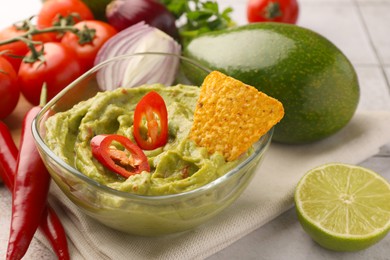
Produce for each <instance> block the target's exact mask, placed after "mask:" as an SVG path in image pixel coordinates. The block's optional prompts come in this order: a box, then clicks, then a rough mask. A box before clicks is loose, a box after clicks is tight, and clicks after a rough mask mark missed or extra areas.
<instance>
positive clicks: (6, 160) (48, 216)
mask: <svg viewBox="0 0 390 260" xmlns="http://www.w3.org/2000/svg"><path fill="white" fill-rule="evenodd" d="M17 157H18V148H17V147H16V145H15V143H14V141H13V139H12V135H11V133H10V131H9V129H8V127H7V125H6V124H4V123H3V122H2V121H0V176H1V178H2V179H3V182H4V184H5V185H6V186H7V187H8V189H9V190H10V191H11V192H12V191H13V189H14V182H15V174H14V173H15V169H16V162H17ZM39 227H40V229H41V230H42V232H43V233H44V235H45V236H46V238H47V239H48V240H49V242H50V244H51V245H52V247H53V249H54V252H55V253H56V255H57V257H58V259H59V260H69V259H70V256H69V250H68V244H67V240H66V234H65V230H64V227H63V226H62V223H61V221H60V219H59V218H58V216H57V214H56V213H55V211H54V210H53V209H52V208H51V207H50V205H49V204H47V205H46V211H45V213H44V216H43V217H42V219H41V221H40V226H39Z"/></svg>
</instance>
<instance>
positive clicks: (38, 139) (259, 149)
mask: <svg viewBox="0 0 390 260" xmlns="http://www.w3.org/2000/svg"><path fill="white" fill-rule="evenodd" d="M149 54H151V55H162V56H164V55H169V56H176V57H178V58H179V59H181V60H185V61H188V62H189V63H191V64H193V65H195V66H197V67H199V68H200V69H203V70H204V71H205V72H210V71H211V70H209V69H207V68H206V67H204V66H203V65H200V64H198V63H197V62H196V61H193V60H192V59H190V58H187V57H184V56H181V55H177V54H172V53H162V52H140V53H134V54H125V55H120V56H116V57H113V58H110V59H107V60H106V61H104V62H101V63H99V64H98V65H96V66H94V67H93V68H91V69H90V70H88V71H87V72H85V73H84V74H83V75H81V76H80V77H78V78H77V79H75V80H74V81H73V82H71V83H70V84H69V85H68V86H66V87H65V88H64V89H63V90H62V91H61V92H60V93H58V94H57V95H56V96H55V97H53V98H52V99H51V100H50V101H49V102H48V103H46V104H45V105H44V106H43V107H42V109H41V111H40V112H39V113H38V114H37V115H36V117H35V118H34V120H33V122H32V126H31V127H32V135H33V138H34V141H35V143H36V145H37V146H38V148H39V149H38V150H39V152H40V153H42V152H44V153H45V155H46V156H48V157H50V158H51V159H52V160H53V161H55V163H56V164H58V165H59V166H60V167H62V168H63V169H65V170H66V171H67V172H69V173H71V174H72V175H73V176H74V177H76V178H78V179H81V180H82V181H84V182H86V183H87V184H88V185H91V186H92V187H94V188H97V189H99V190H102V191H103V192H106V193H109V194H110V195H114V196H117V197H121V198H125V199H138V200H153V201H154V200H166V199H175V198H179V197H183V196H191V195H196V194H198V193H203V192H205V191H207V190H209V189H210V188H212V187H213V186H218V185H220V184H221V183H223V182H225V181H227V180H228V179H230V178H231V177H233V176H234V175H236V174H238V172H239V171H240V170H241V169H242V168H244V167H245V166H247V165H248V164H249V163H250V162H251V161H252V160H253V159H254V158H255V157H257V156H259V157H261V156H263V154H264V152H265V151H266V150H267V147H268V146H269V144H270V143H271V139H272V136H273V132H274V128H271V129H270V130H269V131H268V132H267V133H265V134H264V135H263V136H261V137H260V138H259V140H258V141H257V142H256V143H255V144H258V145H257V146H256V147H255V149H254V151H253V152H252V153H251V154H250V155H249V156H248V157H247V158H245V159H244V160H243V161H242V162H240V163H239V164H238V165H237V166H235V167H234V168H233V169H231V170H229V171H228V172H226V173H225V174H224V175H222V176H220V177H218V178H216V179H215V180H213V181H211V182H209V183H207V184H205V185H203V186H200V187H198V188H196V189H193V190H190V191H185V192H181V193H175V194H166V195H140V194H134V193H130V192H125V191H120V190H116V189H113V188H110V187H108V186H107V185H104V184H101V183H99V182H98V181H96V180H94V179H92V178H90V177H88V176H86V175H84V174H83V173H82V172H80V171H79V170H77V169H76V168H75V167H73V166H71V165H69V164H67V163H66V162H65V161H64V160H62V159H61V158H60V157H59V156H57V155H56V154H55V153H54V152H53V151H52V150H51V149H50V148H49V147H48V146H47V145H46V143H45V141H44V140H43V138H42V136H41V134H40V132H39V124H38V122H40V121H41V120H42V118H43V117H44V116H45V114H46V113H47V112H48V111H49V110H50V108H51V107H52V106H53V105H54V104H55V103H56V102H57V101H58V100H59V99H60V98H61V97H62V96H63V95H64V94H66V92H67V91H69V90H70V89H71V88H73V87H74V86H75V85H76V84H77V83H78V81H79V80H81V79H82V78H85V77H87V76H89V75H90V74H91V73H93V72H95V71H96V70H98V69H99V68H101V67H103V66H104V65H105V64H107V63H110V62H112V61H115V60H119V59H123V58H127V57H132V56H140V55H149ZM41 156H42V155H41ZM42 157H43V156H42ZM42 160H43V161H44V159H42Z"/></svg>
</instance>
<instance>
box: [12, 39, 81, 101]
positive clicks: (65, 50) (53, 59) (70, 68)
mask: <svg viewBox="0 0 390 260" xmlns="http://www.w3.org/2000/svg"><path fill="white" fill-rule="evenodd" d="M43 48H44V55H43V58H44V61H43V62H42V61H40V60H37V61H35V62H33V63H25V62H23V63H22V64H20V68H19V73H18V82H19V86H20V89H21V92H22V93H23V95H24V97H25V98H26V99H27V100H28V101H29V102H30V103H31V104H33V105H38V104H39V99H40V93H41V89H42V86H43V84H44V83H46V86H47V100H50V99H51V98H53V97H54V96H55V95H56V94H57V93H58V92H60V91H61V90H62V89H63V88H64V87H66V86H67V85H68V84H69V83H71V82H72V81H73V80H75V79H76V78H77V77H79V76H80V75H81V74H82V72H83V71H82V67H81V64H80V62H79V61H78V59H77V54H76V53H75V52H74V51H73V50H72V49H70V48H69V47H67V46H64V45H62V44H60V43H58V42H48V43H45V44H43ZM41 49H42V46H38V47H37V51H41ZM27 55H31V51H30V52H28V53H27Z"/></svg>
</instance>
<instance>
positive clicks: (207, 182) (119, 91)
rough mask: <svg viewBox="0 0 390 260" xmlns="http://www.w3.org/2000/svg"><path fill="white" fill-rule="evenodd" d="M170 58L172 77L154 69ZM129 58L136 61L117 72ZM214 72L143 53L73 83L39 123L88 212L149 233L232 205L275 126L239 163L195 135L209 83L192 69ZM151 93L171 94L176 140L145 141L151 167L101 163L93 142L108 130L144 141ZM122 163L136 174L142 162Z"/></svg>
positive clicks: (61, 177) (69, 189)
mask: <svg viewBox="0 0 390 260" xmlns="http://www.w3.org/2000/svg"><path fill="white" fill-rule="evenodd" d="M167 59H168V60H169V61H168V64H170V65H171V66H170V71H169V72H167V73H166V74H164V77H163V78H162V77H153V76H150V75H149V76H148V72H147V71H144V70H148V68H149V69H150V68H153V66H154V65H153V64H156V66H161V65H162V64H167V63H166V62H167ZM144 62H145V63H147V66H144V65H142V63H144ZM119 63H120V64H121V65H120V67H121V66H122V67H123V64H124V63H125V64H133V65H134V64H136V66H133V67H130V65H129V66H127V68H126V69H123V70H117V68H118V67H117V66H118V64H119ZM140 68H143V70H141V69H140ZM118 71H119V72H118ZM209 72H210V71H209V70H208V69H207V68H204V67H202V66H199V65H197V64H196V63H195V62H193V61H191V60H189V59H187V58H184V57H181V56H178V55H173V54H163V53H139V54H132V55H124V56H120V57H115V58H112V59H110V60H107V61H106V62H103V63H101V64H99V65H97V66H95V67H94V68H93V69H91V70H90V71H88V72H87V73H85V74H84V75H83V76H81V77H80V78H79V79H77V80H76V81H75V82H73V83H72V84H70V85H69V86H68V87H67V88H65V89H64V90H63V91H62V92H61V93H59V94H58V95H57V96H56V97H54V98H53V99H52V100H50V101H49V102H48V103H47V105H46V106H44V107H43V109H42V111H41V112H40V114H39V115H38V116H37V118H36V119H35V121H34V123H33V135H34V138H35V141H36V143H37V147H38V149H39V152H40V154H41V156H42V158H43V160H44V162H45V165H46V167H47V168H48V170H49V172H50V174H51V176H52V179H53V180H54V182H55V183H56V185H58V187H59V188H60V189H61V191H62V192H63V193H64V195H65V196H67V197H68V198H69V199H70V200H71V201H72V202H73V203H74V204H75V205H77V206H78V207H79V209H80V210H81V211H82V212H84V213H85V214H87V215H89V216H90V217H92V218H94V219H95V220H97V221H99V222H101V223H102V224H104V225H106V226H109V227H111V228H114V229H116V230H119V231H122V232H126V233H129V234H134V235H140V236H160V235H166V234H172V233H177V232H183V231H186V230H190V229H193V228H195V227H197V226H199V225H201V224H203V223H204V222H206V221H207V220H209V219H210V218H212V217H213V216H215V215H217V214H218V213H220V212H221V211H222V210H223V209H225V208H226V207H228V206H229V205H231V204H232V203H233V202H234V201H235V200H236V199H237V198H238V197H239V196H240V194H241V193H242V192H243V191H244V189H245V188H246V187H247V185H248V184H249V182H250V180H251V179H252V177H253V176H254V174H255V173H256V169H257V168H258V167H259V166H260V164H261V163H260V162H261V160H262V158H263V156H264V153H265V152H266V150H267V147H268V145H269V144H270V142H271V138H272V129H271V130H270V131H268V132H267V133H266V134H265V135H263V136H262V137H261V138H260V139H259V140H258V141H257V142H256V143H255V144H254V145H253V146H252V147H251V148H250V149H248V151H246V152H244V153H243V154H242V155H240V156H239V157H238V158H237V159H235V160H233V161H227V160H225V158H224V157H223V156H222V155H221V154H219V153H217V152H216V153H213V154H210V153H209V152H208V151H207V149H206V148H204V147H199V146H198V145H196V143H195V142H193V141H192V140H190V139H189V138H188V135H189V131H190V128H191V126H192V122H193V117H194V109H195V106H196V101H197V100H198V97H199V93H200V88H199V86H200V84H201V82H192V81H190V80H188V78H189V77H187V76H186V75H188V73H190V74H191V75H194V74H196V75H197V77H195V78H197V79H199V80H202V79H204V78H205V77H206V76H207V74H208V73H209ZM123 73H125V74H126V76H123V75H122V76H123V77H122V76H121V74H123ZM168 74H170V75H171V76H169V77H168V76H166V75H168ZM118 75H119V76H120V79H118ZM191 78H194V77H191ZM112 79H115V80H112ZM150 92H156V93H158V95H159V96H160V97H161V98H162V99H163V100H164V102H165V105H166V111H167V122H168V123H167V138H166V141H165V143H164V144H162V145H160V146H158V147H157V148H153V149H140V150H142V154H143V156H144V157H142V158H143V161H144V162H146V163H147V164H148V169H147V170H139V171H138V172H137V173H136V174H129V176H123V175H121V174H118V172H116V171H115V169H113V168H110V167H108V166H107V165H105V164H104V163H102V161H99V158H98V157H96V156H95V154H94V150H93V148H91V142H93V141H92V139H93V138H94V137H95V136H99V135H104V136H107V135H115V136H116V135H120V136H123V137H126V138H127V139H128V140H130V141H131V142H132V143H136V140H135V137H134V134H133V133H134V125H135V123H134V118H135V115H134V113H135V110H136V107H137V104H139V103H140V101H141V100H142V98H143V97H144V96H145V95H146V94H148V93H150ZM111 148H112V147H111ZM111 148H110V149H111ZM112 149H113V148H112ZM118 160H119V159H118ZM126 163H127V161H126ZM120 164H121V166H122V167H123V168H125V170H126V171H128V172H130V173H134V172H133V171H134V170H135V168H136V167H135V166H134V164H132V167H127V168H126V167H124V166H123V165H124V164H125V163H124V162H123V161H121V163H120ZM135 165H138V164H137V163H135Z"/></svg>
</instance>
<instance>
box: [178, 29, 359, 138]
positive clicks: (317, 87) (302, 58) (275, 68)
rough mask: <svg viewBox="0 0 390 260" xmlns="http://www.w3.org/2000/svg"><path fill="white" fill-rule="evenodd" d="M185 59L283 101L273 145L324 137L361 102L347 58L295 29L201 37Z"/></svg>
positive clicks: (342, 123) (308, 32) (189, 47)
mask: <svg viewBox="0 0 390 260" xmlns="http://www.w3.org/2000/svg"><path fill="white" fill-rule="evenodd" d="M183 54H184V56H186V57H189V58H192V59H194V60H196V61H198V62H199V63H201V64H202V65H204V66H206V67H208V68H209V69H210V70H218V71H221V72H223V73H225V74H227V75H229V76H231V77H234V78H236V79H238V80H241V81H242V82H244V83H246V84H249V85H252V86H254V87H256V88H257V89H258V90H260V91H262V92H264V93H266V94H268V95H270V96H272V97H274V98H277V99H278V100H279V101H281V102H282V103H283V106H284V109H285V116H284V118H283V119H282V121H281V122H280V123H279V124H278V125H277V126H276V127H275V131H274V136H273V140H274V141H277V142H281V143H290V144H297V143H308V142H313V141H317V140H320V139H323V138H325V137H328V136H330V135H332V134H334V133H335V132H337V131H338V130H340V129H341V128H343V127H344V126H345V125H346V124H347V123H348V122H349V121H350V119H351V118H352V116H353V114H354V113H355V110H356V108H357V105H358V102H359V95H360V94H359V93H360V91H359V83H358V78H357V75H356V72H355V70H354V68H353V66H352V64H351V63H350V61H349V60H348V59H347V57H346V56H345V55H344V54H343V53H342V52H341V51H340V50H339V49H338V48H337V47H336V46H335V45H334V44H333V43H331V42H330V41H329V40H327V39H326V38H324V37H323V36H321V35H319V34H318V33H316V32H314V31H311V30H309V29H305V28H303V27H299V26H297V25H290V24H282V23H254V24H248V25H244V26H240V27H236V28H232V29H229V30H225V31H217V32H212V33H208V34H204V35H202V36H200V37H198V38H195V39H194V40H192V41H191V42H190V43H189V44H188V45H187V46H186V48H185V49H184V52H183ZM192 77H193V75H192ZM232 105H233V104H232Z"/></svg>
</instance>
